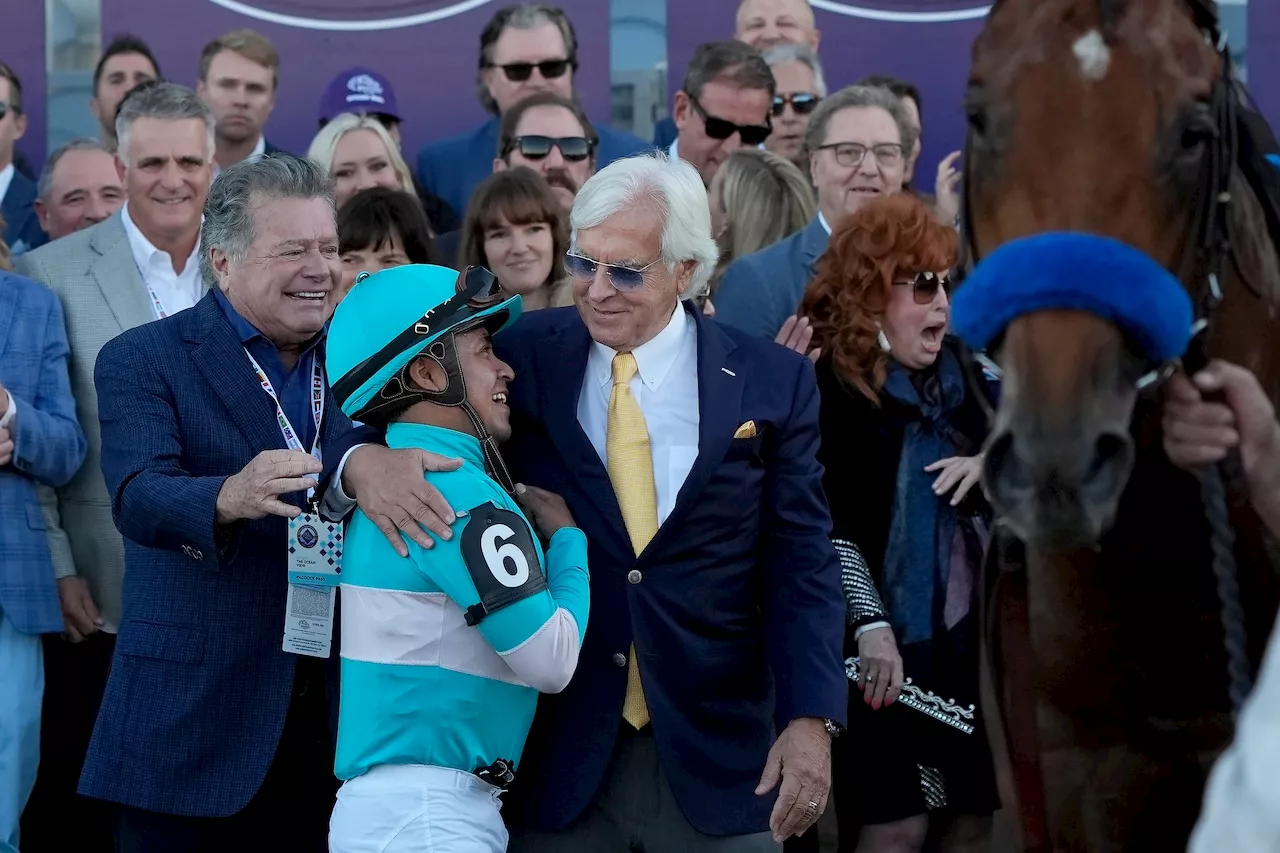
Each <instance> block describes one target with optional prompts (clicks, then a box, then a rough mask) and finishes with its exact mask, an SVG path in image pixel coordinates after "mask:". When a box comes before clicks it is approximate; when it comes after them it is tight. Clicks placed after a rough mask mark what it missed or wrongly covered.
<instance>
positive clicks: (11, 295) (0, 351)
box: [0, 272, 18, 355]
mask: <svg viewBox="0 0 1280 853" xmlns="http://www.w3.org/2000/svg"><path fill="white" fill-rule="evenodd" d="M13 278H14V276H13V275H11V274H10V273H6V272H0V355H4V347H5V344H6V343H8V342H9V329H10V327H12V326H13V316H14V314H16V313H17V311H18V288H17V286H16V285H17V282H15V281H13V280H12V279H13Z"/></svg>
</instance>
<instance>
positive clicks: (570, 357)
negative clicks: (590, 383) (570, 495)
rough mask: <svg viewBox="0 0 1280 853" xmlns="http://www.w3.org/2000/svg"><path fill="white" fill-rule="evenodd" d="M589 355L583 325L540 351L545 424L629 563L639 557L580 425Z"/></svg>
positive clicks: (605, 473)
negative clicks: (579, 400)
mask: <svg viewBox="0 0 1280 853" xmlns="http://www.w3.org/2000/svg"><path fill="white" fill-rule="evenodd" d="M590 351H591V336H590V335H589V334H588V333H587V328H586V326H584V325H583V324H582V323H581V322H576V323H573V324H571V325H570V326H568V327H567V328H565V329H562V330H561V332H560V335H559V338H558V340H554V341H551V342H550V343H549V344H548V345H547V346H545V347H540V348H539V350H538V355H539V362H540V364H539V366H538V376H539V386H540V389H539V391H540V395H541V405H542V422H543V425H544V426H545V427H546V430H547V434H548V435H549V436H550V437H551V441H552V443H553V444H554V445H555V447H556V450H557V451H559V453H560V458H562V459H563V460H564V462H565V465H566V467H567V468H568V469H569V474H570V476H571V477H572V478H573V479H574V481H575V482H576V484H577V485H578V487H579V488H581V489H582V491H583V493H584V494H585V495H586V496H587V498H588V499H590V500H591V501H592V502H593V503H594V504H595V505H596V507H597V508H598V509H599V510H600V518H601V520H602V521H603V522H604V523H605V527H606V529H607V530H608V531H609V533H610V534H612V535H611V536H610V537H609V540H608V541H609V544H610V545H611V546H612V547H613V549H614V550H616V551H618V553H619V555H625V557H626V559H627V561H630V560H632V559H634V557H635V554H634V553H633V552H632V550H631V539H630V538H629V537H628V535H627V527H626V524H625V523H623V520H622V510H620V509H619V508H618V498H617V496H616V495H615V494H614V493H613V483H612V482H611V481H610V480H609V472H608V471H607V470H606V469H605V466H604V463H603V462H602V461H601V460H600V456H599V454H597V453H596V449H595V447H594V446H593V445H592V444H591V439H589V438H587V434H586V433H585V432H584V431H583V429H582V424H580V423H579V422H578V397H579V396H580V395H581V393H582V383H583V381H585V379H586V372H587V356H588V354H589V353H590Z"/></svg>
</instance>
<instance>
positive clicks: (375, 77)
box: [320, 67, 401, 122]
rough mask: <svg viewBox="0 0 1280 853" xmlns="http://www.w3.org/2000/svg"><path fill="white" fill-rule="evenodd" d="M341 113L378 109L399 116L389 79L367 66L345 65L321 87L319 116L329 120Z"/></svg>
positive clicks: (396, 117) (322, 119) (395, 117)
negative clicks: (326, 84) (344, 67)
mask: <svg viewBox="0 0 1280 853" xmlns="http://www.w3.org/2000/svg"><path fill="white" fill-rule="evenodd" d="M342 113H355V114H356V115H363V114H366V113H381V114H382V115H387V116H391V117H392V118H393V119H395V120H396V121H400V120H401V118H400V110H399V107H397V106H396V93H395V90H394V89H392V88H391V81H390V80H388V79H387V78H386V77H384V76H383V75H381V74H379V73H378V72H377V71H374V70H373V69H371V68H360V67H356V68H348V69H347V70H346V71H343V72H342V73H341V74H339V75H338V76H337V77H335V78H333V82H331V83H330V84H329V85H328V87H327V88H326V89H325V90H324V97H323V98H321V99H320V120H321V121H326V122H327V121H332V120H333V119H334V118H335V117H336V116H339V115H341V114H342Z"/></svg>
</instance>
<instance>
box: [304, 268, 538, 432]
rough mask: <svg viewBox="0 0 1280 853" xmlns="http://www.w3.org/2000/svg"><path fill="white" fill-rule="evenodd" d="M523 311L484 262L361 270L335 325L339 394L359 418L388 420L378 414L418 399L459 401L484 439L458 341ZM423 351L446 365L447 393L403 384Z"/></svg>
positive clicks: (332, 369)
mask: <svg viewBox="0 0 1280 853" xmlns="http://www.w3.org/2000/svg"><path fill="white" fill-rule="evenodd" d="M520 310H521V304H520V297H519V295H513V296H507V295H505V294H504V293H503V292H502V289H501V287H500V286H499V285H498V282H497V279H496V278H494V276H493V273H491V272H489V271H488V270H486V269H483V268H482V267H468V268H467V269H466V270H464V271H463V272H462V273H459V272H458V271H456V270H452V269H449V268H447V267H437V266H431V265H428V264H410V265H407V266H402V267H395V268H393V269H387V270H383V271H381V272H378V273H374V274H372V275H370V274H367V273H361V275H360V277H358V278H357V279H356V286H355V287H353V288H352V289H351V292H350V293H348V294H347V296H346V298H344V299H343V300H342V302H341V303H339V305H338V308H337V310H336V311H335V312H334V315H333V321H332V322H331V323H330V324H329V337H328V341H327V342H326V344H325V352H326V355H325V367H326V369H327V370H328V376H329V378H330V381H331V382H332V383H333V396H334V399H335V400H336V401H337V403H338V405H339V406H340V407H341V409H342V411H343V412H344V413H345V414H346V415H347V416H348V417H350V418H351V419H352V420H355V421H362V420H373V421H378V420H383V419H380V418H378V417H377V416H378V415H379V414H380V413H383V412H387V411H389V410H392V409H399V408H403V407H404V405H405V403H409V402H417V401H419V400H427V401H430V402H432V403H436V404H438V405H442V406H461V407H462V408H463V410H464V411H466V412H467V414H468V416H469V417H470V418H471V420H472V423H473V424H474V425H475V426H476V427H477V428H478V433H479V438H480V440H481V442H485V440H486V439H487V438H488V437H489V436H488V433H487V431H486V430H485V429H484V425H483V424H482V423H481V422H480V419H479V417H478V416H477V415H476V413H475V411H474V410H473V409H472V407H471V406H470V405H469V404H467V402H466V398H467V390H466V380H465V378H464V377H463V375H462V369H461V366H460V365H459V363H458V353H457V347H456V345H455V343H454V338H455V336H456V335H460V334H462V333H463V332H466V331H469V330H471V329H474V328H476V327H477V326H487V327H488V328H489V329H490V330H491V331H493V332H494V333H496V332H498V331H499V330H500V329H503V328H505V327H506V326H508V325H510V324H511V323H513V322H515V320H516V319H517V318H519V316H520ZM419 355H425V356H427V357H429V358H431V359H433V360H435V361H436V362H438V363H439V364H440V365H441V367H443V368H444V370H445V373H446V375H447V376H448V377H449V383H448V386H447V387H446V388H445V389H444V390H443V391H440V392H428V391H422V390H419V389H416V388H411V387H410V386H409V384H408V383H407V382H406V381H405V380H406V377H405V369H406V368H407V367H408V366H409V363H410V362H412V361H413V360H414V359H415V358H417V357H418V356H419ZM490 443H492V442H490ZM486 450H487V448H486ZM495 451H496V447H495Z"/></svg>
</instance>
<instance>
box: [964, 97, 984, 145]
mask: <svg viewBox="0 0 1280 853" xmlns="http://www.w3.org/2000/svg"><path fill="white" fill-rule="evenodd" d="M964 112H965V116H966V117H967V119H968V122H969V130H970V131H971V132H972V133H974V134H975V135H977V136H985V135H986V132H987V105H986V99H985V98H984V97H983V93H982V90H981V89H979V88H978V87H976V86H971V87H970V88H969V91H968V92H966V93H965V96H964Z"/></svg>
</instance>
